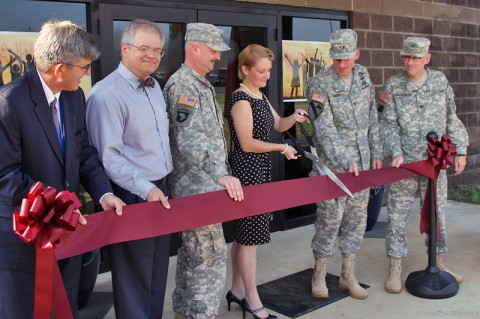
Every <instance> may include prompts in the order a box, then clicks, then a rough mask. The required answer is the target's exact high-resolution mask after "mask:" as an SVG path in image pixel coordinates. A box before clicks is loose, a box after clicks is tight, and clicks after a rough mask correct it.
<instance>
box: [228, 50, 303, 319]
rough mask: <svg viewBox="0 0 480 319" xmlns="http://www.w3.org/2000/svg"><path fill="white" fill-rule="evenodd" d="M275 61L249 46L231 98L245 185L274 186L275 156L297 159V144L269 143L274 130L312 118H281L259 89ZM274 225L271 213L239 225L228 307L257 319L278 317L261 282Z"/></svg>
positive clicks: (239, 173)
mask: <svg viewBox="0 0 480 319" xmlns="http://www.w3.org/2000/svg"><path fill="white" fill-rule="evenodd" d="M273 59H274V55H273V52H272V51H271V50H270V49H268V48H264V47H262V46H261V45H258V44H251V45H249V46H247V47H246V48H245V49H244V50H243V51H242V52H240V55H239V57H238V65H239V67H238V77H239V78H240V80H241V81H242V84H240V88H238V89H237V90H236V91H235V92H233V93H232V95H231V96H230V98H229V101H228V104H227V108H226V114H227V119H228V124H229V127H230V132H231V133H232V138H233V143H234V149H233V156H232V159H231V166H232V172H233V176H235V177H237V178H238V179H240V182H241V183H242V186H247V185H255V184H262V183H268V182H270V180H271V163H270V152H275V151H276V152H280V153H281V154H283V155H284V156H285V157H286V158H287V159H288V160H290V159H296V158H297V151H296V150H295V148H293V147H292V146H289V145H287V144H278V143H271V142H270V141H269V135H270V131H271V130H272V128H273V129H274V130H276V131H278V132H283V131H286V130H288V129H289V128H290V127H292V125H294V124H295V121H299V122H303V121H305V119H306V117H305V116H304V115H306V114H307V112H306V111H305V110H300V109H299V110H296V111H295V112H294V113H293V114H292V115H291V116H289V117H285V118H282V117H280V116H279V115H278V114H277V112H276V111H275V110H274V109H273V107H272V106H271V105H270V102H269V101H268V100H267V98H266V97H265V96H264V95H263V94H262V92H261V91H260V88H263V87H265V86H266V85H267V81H268V79H269V78H270V70H271V68H272V61H273ZM269 222H270V214H263V215H258V216H253V217H247V218H242V219H239V220H237V221H236V223H235V226H234V234H233V236H234V242H233V245H232V269H233V281H232V287H231V290H230V291H229V292H228V294H227V303H228V306H229V308H230V303H231V302H236V303H238V304H239V305H241V306H243V305H244V308H245V310H246V311H249V312H251V313H252V314H253V315H254V316H255V318H271V319H272V318H277V317H276V316H273V315H270V314H268V313H267V312H266V310H265V309H264V308H263V305H262V302H261V301H260V297H259V296H258V291H257V284H256V267H257V262H256V260H257V246H258V245H262V244H266V243H269V242H270V224H269Z"/></svg>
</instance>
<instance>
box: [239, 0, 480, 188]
mask: <svg viewBox="0 0 480 319" xmlns="http://www.w3.org/2000/svg"><path fill="white" fill-rule="evenodd" d="M240 1H250V2H256V3H260V2H261V3H270V4H280V5H290V6H298V7H312V8H319V9H329V10H340V11H347V12H350V13H351V23H352V28H353V29H355V30H356V31H357V33H358V36H359V47H360V49H361V54H360V59H359V63H361V64H363V65H364V66H365V67H367V68H368V70H369V72H370V75H371V77H372V81H373V82H374V85H375V87H376V88H377V89H378V88H379V87H380V86H381V85H382V84H383V82H384V81H385V80H386V79H387V78H388V77H390V76H391V75H393V74H395V73H397V72H399V71H400V70H401V69H402V64H401V59H400V55H399V52H400V49H401V47H402V42H403V39H404V38H405V37H407V36H424V37H427V38H429V39H430V40H431V42H432V44H431V47H430V50H431V52H432V61H431V63H430V65H429V66H430V67H431V68H434V69H438V70H441V71H442V72H444V73H445V74H446V76H447V78H448V79H449V81H450V84H451V86H452V87H453V90H454V92H455V97H456V104H457V114H458V116H459V117H460V119H461V120H462V122H463V123H464V124H465V126H466V127H467V130H468V133H469V137H470V147H469V149H468V157H467V161H468V164H467V169H466V171H465V172H464V173H462V174H460V175H459V176H453V171H452V170H449V184H450V186H454V185H465V184H480V178H479V177H480V90H479V89H480V36H479V32H480V0H263V1H258V0H257V1H252V0H240Z"/></svg>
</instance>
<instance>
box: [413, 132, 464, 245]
mask: <svg viewBox="0 0 480 319" xmlns="http://www.w3.org/2000/svg"><path fill="white" fill-rule="evenodd" d="M427 153H428V158H429V160H430V161H431V162H432V164H433V167H434V168H435V176H434V177H433V196H434V200H433V202H434V207H433V209H434V210H435V221H436V223H435V224H436V225H437V239H438V240H441V239H442V234H441V232H440V225H439V223H438V203H437V181H438V175H439V173H440V170H442V169H447V168H448V167H449V166H450V165H453V163H454V160H455V155H456V154H457V151H456V149H455V145H453V143H452V141H451V140H450V138H449V137H448V136H447V135H445V134H443V135H442V138H441V140H440V141H439V140H438V139H437V138H435V137H430V140H429V143H428V149H427ZM429 203H430V192H429V191H428V190H427V192H426V193H425V199H424V203H423V207H422V215H421V217H420V233H422V234H427V233H428V227H429V216H430V210H431V209H432V208H431V207H430V204H429Z"/></svg>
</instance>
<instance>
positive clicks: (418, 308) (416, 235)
mask: <svg viewBox="0 0 480 319" xmlns="http://www.w3.org/2000/svg"><path fill="white" fill-rule="evenodd" d="M418 212H419V201H418V200H417V201H416V203H415V205H414V207H413V209H412V214H411V216H410V222H409V231H408V239H409V246H408V247H409V254H408V258H406V259H405V260H404V262H403V265H404V271H403V273H402V281H403V282H404V281H405V278H406V277H407V276H408V274H409V273H410V272H412V271H418V270H423V269H425V267H426V265H427V255H426V250H425V246H424V236H423V235H420V232H419V220H420V218H419V217H420V216H419V213H418ZM446 219H447V232H448V235H449V237H448V241H449V250H450V252H449V253H448V254H447V255H446V261H447V266H448V267H449V268H450V269H452V270H453V271H455V272H457V273H459V274H461V275H462V276H463V278H464V280H463V283H462V284H460V289H459V292H458V294H457V295H456V296H454V297H452V298H448V299H438V300H430V299H423V298H418V297H415V296H412V295H410V294H409V293H408V292H407V291H406V290H405V289H403V291H402V293H400V294H389V293H387V292H385V290H384V284H385V280H386V276H387V273H388V260H387V259H386V258H385V240H384V239H383V238H365V239H364V241H363V246H362V249H361V251H360V253H359V254H358V256H357V271H356V272H357V278H358V279H359V281H360V282H362V283H365V284H367V285H369V286H370V288H368V289H367V291H368V293H369V297H368V299H366V300H355V299H353V298H350V297H347V298H344V299H342V300H340V301H337V302H334V303H333V304H330V305H327V306H325V307H323V308H320V309H318V310H316V311H314V312H310V313H308V314H306V315H304V316H301V317H299V318H301V319H313V318H315V319H318V318H389V319H395V318H398V319H408V318H468V319H471V318H480V303H479V302H478V298H479V296H480V273H479V271H478V269H479V266H480V231H479V227H480V206H479V205H473V204H466V203H460V202H454V201H448V204H447V207H446ZM379 221H386V209H385V208H383V209H382V212H381V214H380V217H379ZM313 233H314V229H313V225H308V226H304V227H299V228H296V229H292V230H287V231H282V232H276V233H273V234H272V243H270V244H268V245H264V246H261V247H260V248H259V254H258V271H257V272H258V284H259V285H260V284H263V283H266V282H269V281H272V280H274V279H277V278H281V277H284V276H287V275H291V274H293V273H296V272H299V271H302V270H305V269H307V268H312V267H313V263H314V259H313V255H312V252H311V249H310V241H311V239H312V236H313ZM230 245H231V244H229V249H230ZM175 265H176V257H172V258H171V259H170V269H169V281H168V286H167V295H166V298H165V307H164V318H166V319H170V318H173V316H174V314H173V312H172V310H171V309H172V307H171V302H172V299H171V295H172V291H173V289H174V286H175V282H174V278H175ZM340 271H341V255H340V253H339V252H337V253H336V255H335V256H334V257H332V258H330V260H329V261H328V266H327V272H329V273H331V274H334V275H339V274H340ZM230 283H231V267H230V260H229V261H228V269H227V283H226V285H225V289H224V295H225V294H226V292H227V291H228V289H229V287H230ZM95 291H98V292H102V291H103V292H106V291H111V282H110V273H104V274H101V275H99V277H98V279H97V284H96V286H95ZM89 306H90V305H89ZM87 307H88V306H87ZM270 312H271V313H272V314H276V313H275V312H273V311H270ZM277 315H278V317H279V318H288V317H285V316H282V315H279V314H277ZM241 316H242V312H241V310H240V308H239V307H237V306H236V305H232V311H230V312H229V311H228V310H227V304H226V301H225V298H222V304H221V305H220V309H219V315H218V317H217V318H225V319H230V318H231V319H233V318H241ZM111 318H112V319H113V318H115V315H114V310H113V307H112V309H110V311H109V312H108V314H107V315H106V316H104V317H103V318H95V319H111ZM246 318H253V316H251V315H250V314H247V317H246ZM85 319H86V318H85ZM88 319H91V318H88Z"/></svg>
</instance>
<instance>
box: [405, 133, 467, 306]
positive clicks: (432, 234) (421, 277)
mask: <svg viewBox="0 0 480 319" xmlns="http://www.w3.org/2000/svg"><path fill="white" fill-rule="evenodd" d="M432 137H433V138H436V139H437V138H438V135H437V134H436V133H435V132H430V133H428V134H427V140H428V141H429V142H431V138H432ZM433 182H434V181H433V179H431V178H429V179H428V189H427V192H429V197H430V201H429V204H430V212H429V213H430V214H429V224H428V266H427V268H426V269H425V270H421V271H414V272H412V273H410V274H409V275H408V277H407V280H406V281H405V287H406V288H407V291H408V292H409V293H410V294H412V295H414V296H417V297H420V298H426V299H445V298H450V297H453V296H455V295H456V294H457V292H458V288H459V287H458V283H457V281H456V280H455V277H453V276H452V275H451V274H449V273H448V272H445V271H440V270H439V269H438V268H437V221H436V218H435V216H436V212H435V207H436V206H435V194H434V191H435V189H434V183H433Z"/></svg>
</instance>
